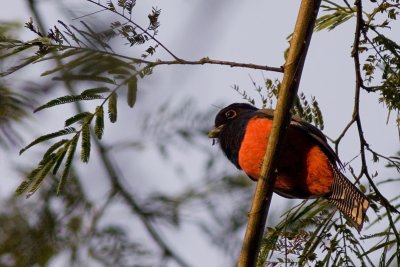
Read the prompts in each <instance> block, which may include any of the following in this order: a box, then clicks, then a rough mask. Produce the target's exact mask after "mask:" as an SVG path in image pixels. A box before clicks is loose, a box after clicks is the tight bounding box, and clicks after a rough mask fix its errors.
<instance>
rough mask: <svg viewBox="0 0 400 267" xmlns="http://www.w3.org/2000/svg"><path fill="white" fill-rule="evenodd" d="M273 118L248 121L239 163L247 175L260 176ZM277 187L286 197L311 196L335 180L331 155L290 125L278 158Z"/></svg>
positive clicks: (319, 192)
mask: <svg viewBox="0 0 400 267" xmlns="http://www.w3.org/2000/svg"><path fill="white" fill-rule="evenodd" d="M271 126H272V121H271V120H268V119H266V118H253V119H251V120H250V121H249V123H248V125H247V128H246V133H245V135H244V137H243V141H242V144H241V146H240V150H239V165H240V167H241V168H242V169H243V171H244V172H246V174H247V175H249V176H251V177H252V178H253V179H258V178H259V176H260V171H261V164H262V158H263V156H264V153H265V150H266V148H267V138H268V136H269V133H270V130H271ZM277 168H278V176H277V180H276V183H275V188H274V190H275V191H276V192H277V193H281V194H282V195H285V196H287V197H294V198H310V197H317V196H321V195H324V194H326V193H328V192H329V191H330V187H331V185H332V182H333V173H332V168H331V166H330V163H329V159H328V158H327V156H326V155H325V154H324V152H323V151H322V150H321V149H320V148H319V146H318V145H317V144H316V143H315V141H314V140H313V139H312V138H311V137H310V136H307V133H306V132H304V131H303V130H300V129H297V128H295V127H289V129H288V133H287V137H286V140H285V143H284V146H283V150H282V153H281V157H280V160H279V162H278V167H277Z"/></svg>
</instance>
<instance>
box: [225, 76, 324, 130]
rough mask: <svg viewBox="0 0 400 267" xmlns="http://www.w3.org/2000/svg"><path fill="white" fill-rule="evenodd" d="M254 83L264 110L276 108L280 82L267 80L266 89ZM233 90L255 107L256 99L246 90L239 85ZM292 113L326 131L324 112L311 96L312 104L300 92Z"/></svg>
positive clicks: (265, 82)
mask: <svg viewBox="0 0 400 267" xmlns="http://www.w3.org/2000/svg"><path fill="white" fill-rule="evenodd" d="M252 83H253V86H254V88H255V91H256V92H257V94H258V97H259V98H260V100H261V105H262V108H266V107H267V108H274V105H273V104H274V103H276V101H277V98H278V94H279V88H280V86H281V84H280V82H279V80H271V79H265V81H264V86H265V87H262V86H259V85H257V84H256V83H255V82H254V81H252ZM233 89H234V90H235V91H236V92H238V93H239V94H240V95H241V96H242V97H243V99H245V100H246V101H248V102H249V103H250V104H252V105H255V102H256V101H255V99H254V98H252V97H251V96H249V95H248V93H246V91H245V90H243V91H241V90H240V88H239V86H237V85H234V86H233ZM292 113H293V114H294V115H297V116H299V117H300V118H302V119H303V120H305V121H307V122H309V123H313V124H314V125H315V126H317V127H318V128H320V129H321V130H323V129H324V120H323V117H322V111H321V109H320V108H319V105H318V101H317V100H316V99H315V97H313V96H311V104H310V103H309V101H308V100H307V97H306V96H305V95H304V93H302V92H300V94H299V95H298V96H297V97H296V99H295V102H294V106H293V109H292Z"/></svg>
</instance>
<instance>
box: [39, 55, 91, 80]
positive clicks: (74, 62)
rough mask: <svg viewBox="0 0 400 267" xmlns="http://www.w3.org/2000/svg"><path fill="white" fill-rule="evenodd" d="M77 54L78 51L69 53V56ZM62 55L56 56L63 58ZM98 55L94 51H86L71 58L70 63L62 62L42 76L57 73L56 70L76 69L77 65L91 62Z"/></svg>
mask: <svg viewBox="0 0 400 267" xmlns="http://www.w3.org/2000/svg"><path fill="white" fill-rule="evenodd" d="M75 54H76V53H70V54H67V56H72V55H75ZM62 56H63V55H58V56H55V57H59V58H62ZM96 56H97V55H96V54H95V53H94V52H92V51H89V52H86V53H85V54H84V55H80V56H79V57H77V58H75V59H72V60H70V61H69V62H68V63H65V64H62V65H58V66H57V67H55V68H54V69H51V70H48V71H45V72H43V73H42V74H41V75H40V76H47V75H50V74H53V73H56V72H58V71H60V70H72V69H74V68H76V67H79V66H81V65H82V64H83V63H85V62H90V60H92V59H93V58H95V57H96ZM52 58H53V57H51V58H50V59H52ZM46 59H47V58H45V59H43V60H46Z"/></svg>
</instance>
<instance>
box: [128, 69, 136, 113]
mask: <svg viewBox="0 0 400 267" xmlns="http://www.w3.org/2000/svg"><path fill="white" fill-rule="evenodd" d="M136 93H137V78H136V76H134V77H132V78H131V79H129V81H128V96H127V101H128V106H130V107H131V108H132V107H133V106H134V105H135V103H136Z"/></svg>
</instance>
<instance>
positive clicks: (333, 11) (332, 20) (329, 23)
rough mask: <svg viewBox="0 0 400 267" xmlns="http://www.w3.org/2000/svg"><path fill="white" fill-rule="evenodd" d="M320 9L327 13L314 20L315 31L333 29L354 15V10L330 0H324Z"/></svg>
mask: <svg viewBox="0 0 400 267" xmlns="http://www.w3.org/2000/svg"><path fill="white" fill-rule="evenodd" d="M324 2H325V3H326V5H321V9H322V10H323V11H324V12H326V13H329V14H326V15H323V16H321V17H319V18H318V19H317V21H316V22H315V31H321V30H325V29H327V30H333V29H335V28H336V27H337V26H339V25H341V24H343V23H345V22H346V21H348V20H349V19H351V18H353V17H354V16H355V10H353V9H352V8H349V7H344V6H340V5H338V4H336V3H334V2H332V1H327V0H325V1H324Z"/></svg>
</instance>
